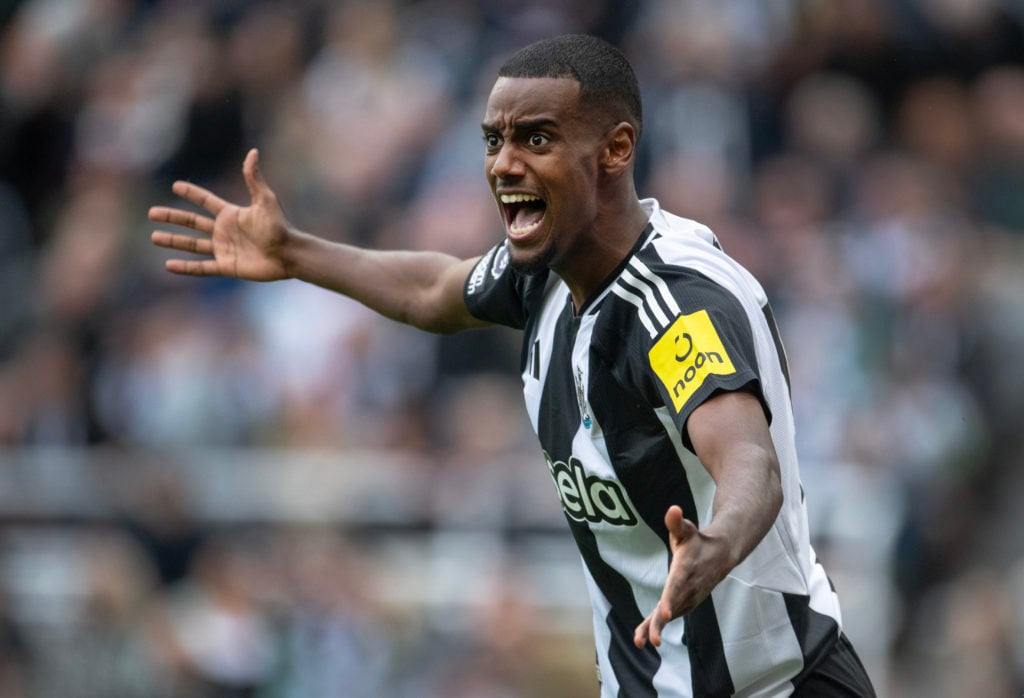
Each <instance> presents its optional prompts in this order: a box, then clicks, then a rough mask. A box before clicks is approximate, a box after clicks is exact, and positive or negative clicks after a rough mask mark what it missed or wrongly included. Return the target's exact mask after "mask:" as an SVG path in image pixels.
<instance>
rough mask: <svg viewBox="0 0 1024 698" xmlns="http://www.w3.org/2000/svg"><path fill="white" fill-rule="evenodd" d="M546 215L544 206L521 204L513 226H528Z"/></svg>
mask: <svg viewBox="0 0 1024 698" xmlns="http://www.w3.org/2000/svg"><path fill="white" fill-rule="evenodd" d="M543 217H544V208H543V207H542V206H520V207H519V210H518V211H516V217H515V218H514V219H513V220H512V227H513V228H526V227H528V226H531V225H533V224H534V223H536V222H537V221H539V220H540V219H541V218H543Z"/></svg>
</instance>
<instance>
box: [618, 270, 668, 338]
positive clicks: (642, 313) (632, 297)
mask: <svg viewBox="0 0 1024 698" xmlns="http://www.w3.org/2000/svg"><path fill="white" fill-rule="evenodd" d="M612 293H614V294H615V295H616V296H618V297H619V298H621V299H622V300H624V301H628V302H629V303H632V304H633V305H634V306H636V311H637V315H638V316H639V317H640V322H641V323H643V326H644V327H645V328H646V329H647V331H648V332H649V333H650V335H651V339H653V338H654V337H656V336H658V330H657V329H655V327H654V324H653V323H652V322H651V318H650V317H649V316H648V315H647V311H646V310H644V300H643V298H641V297H640V296H638V295H636V294H635V293H630V292H629V291H627V290H626V289H624V288H622V286H621V285H619V283H618V282H617V281H616V282H615V283H614V284H612Z"/></svg>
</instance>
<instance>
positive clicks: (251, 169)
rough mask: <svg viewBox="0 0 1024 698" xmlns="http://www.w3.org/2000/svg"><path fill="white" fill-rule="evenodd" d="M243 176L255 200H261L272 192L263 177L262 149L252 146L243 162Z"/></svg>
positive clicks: (250, 194)
mask: <svg viewBox="0 0 1024 698" xmlns="http://www.w3.org/2000/svg"><path fill="white" fill-rule="evenodd" d="M242 176H243V177H245V186H246V187H248V188H249V196H251V197H252V200H253V202H256V201H259V200H260V199H262V198H264V197H265V196H266V195H267V194H269V193H271V192H270V187H268V186H267V183H266V182H265V181H264V179H263V172H262V171H261V170H260V151H259V150H258V149H256V148H250V149H249V152H248V153H247V154H246V156H245V162H244V163H242Z"/></svg>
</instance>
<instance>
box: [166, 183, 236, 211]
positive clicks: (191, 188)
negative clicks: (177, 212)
mask: <svg viewBox="0 0 1024 698" xmlns="http://www.w3.org/2000/svg"><path fill="white" fill-rule="evenodd" d="M171 189H172V190H173V191H174V193H175V194H177V195H178V196H180V197H181V198H183V199H188V200H189V201H191V202H192V203H194V204H195V205H196V206H199V207H201V208H205V209H206V210H207V211H209V212H210V213H212V214H213V215H215V216H216V215H217V214H218V213H220V212H221V210H222V209H223V208H224V207H225V206H227V205H228V202H227V201H225V200H224V199H222V198H220V197H219V196H217V195H216V194H214V193H213V192H212V191H210V190H209V189H204V188H203V187H201V186H199V185H198V184H192V183H191V182H182V181H178V182H175V183H174V184H173V185H172V186H171Z"/></svg>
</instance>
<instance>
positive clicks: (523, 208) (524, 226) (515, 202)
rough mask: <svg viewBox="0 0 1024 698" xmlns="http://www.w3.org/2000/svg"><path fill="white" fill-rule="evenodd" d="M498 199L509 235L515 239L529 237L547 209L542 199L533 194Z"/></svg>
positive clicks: (503, 195) (510, 195)
mask: <svg viewBox="0 0 1024 698" xmlns="http://www.w3.org/2000/svg"><path fill="white" fill-rule="evenodd" d="M500 199H501V205H502V208H504V209H505V222H506V223H508V230H509V234H511V235H513V236H515V237H522V236H524V235H529V234H530V233H532V232H533V231H534V230H536V229H537V227H538V226H540V223H541V221H542V220H544V212H545V211H547V208H548V205H547V204H546V203H544V200H543V199H542V198H540V197H539V196H534V195H533V194H502V195H501V197H500Z"/></svg>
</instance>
